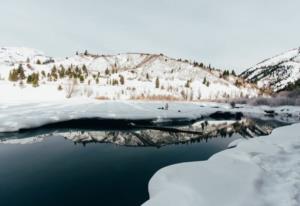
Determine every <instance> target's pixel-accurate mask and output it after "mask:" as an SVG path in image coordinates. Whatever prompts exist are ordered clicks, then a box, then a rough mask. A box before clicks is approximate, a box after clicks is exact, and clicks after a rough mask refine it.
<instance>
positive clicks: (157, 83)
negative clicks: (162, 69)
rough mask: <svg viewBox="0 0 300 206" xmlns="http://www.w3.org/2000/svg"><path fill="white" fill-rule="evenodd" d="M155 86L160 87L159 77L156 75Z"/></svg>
mask: <svg viewBox="0 0 300 206" xmlns="http://www.w3.org/2000/svg"><path fill="white" fill-rule="evenodd" d="M155 88H157V89H158V88H159V78H158V77H156V80H155Z"/></svg>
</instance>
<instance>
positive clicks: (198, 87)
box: [0, 47, 258, 101]
mask: <svg viewBox="0 0 300 206" xmlns="http://www.w3.org/2000/svg"><path fill="white" fill-rule="evenodd" d="M19 64H21V65H22V67H23V69H24V71H25V72H24V73H25V76H26V77H28V76H29V75H30V74H32V73H34V72H35V73H39V86H38V87H36V88H32V86H31V85H29V84H27V83H26V82H27V81H26V78H25V79H24V80H23V81H22V83H20V80H18V81H16V82H9V81H8V78H9V72H10V71H11V70H12V69H17V68H18V66H19ZM54 66H55V71H53V68H54ZM83 66H85V67H86V69H87V71H86V73H85V71H84V70H83ZM62 68H63V69H64V71H67V70H68V69H70V70H72V71H75V70H77V71H78V75H75V76H76V77H74V75H73V76H72V75H69V74H66V75H65V73H63V74H64V75H62V76H61V75H60V72H59V71H62ZM43 73H44V75H42V74H43ZM66 73H67V72H66ZM48 74H49V75H48ZM56 75H57V77H55V76H56ZM70 76H71V78H73V79H74V78H76V84H75V83H74V81H71V80H69V79H70ZM220 76H222V71H219V70H212V69H210V68H208V67H205V66H204V65H202V64H201V65H200V64H198V63H197V64H196V63H193V62H189V61H182V60H176V59H173V58H170V57H167V56H164V55H162V54H161V55H157V54H144V53H125V54H117V55H92V54H87V55H84V54H78V55H74V56H71V57H66V58H61V59H59V58H50V57H47V56H45V55H43V53H42V52H39V51H36V50H34V49H27V48H14V47H13V48H10V47H3V48H0V79H2V81H0V88H1V90H5V91H8V92H6V93H0V99H11V100H20V101H21V100H33V99H38V100H40V99H44V100H48V99H49V100H51V99H63V98H65V97H66V96H71V97H90V98H98V99H174V100H198V99H222V98H227V97H240V96H250V97H251V96H257V94H258V90H257V89H256V88H255V87H253V85H251V84H246V83H244V84H236V82H237V81H242V80H240V79H239V78H238V77H235V76H233V75H229V76H227V77H226V78H220ZM157 78H158V79H159V84H156V79H157ZM121 79H123V80H124V81H123V82H122V81H121ZM70 84H75V87H74V90H73V92H72V94H71V95H69V94H68V93H69V92H68V91H69V87H70ZM59 86H60V88H61V90H58V87H59Z"/></svg>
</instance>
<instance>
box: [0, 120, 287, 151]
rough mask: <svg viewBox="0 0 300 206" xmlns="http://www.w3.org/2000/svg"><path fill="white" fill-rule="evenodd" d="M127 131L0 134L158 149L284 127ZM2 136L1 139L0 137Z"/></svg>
mask: <svg viewBox="0 0 300 206" xmlns="http://www.w3.org/2000/svg"><path fill="white" fill-rule="evenodd" d="M127 125H128V126H127V127H126V126H122V128H120V129H119V128H113V127H112V128H110V129H107V128H106V129H102V128H100V129H99V130H89V129H85V130H78V129H77V130H76V129H74V128H71V129H68V128H63V127H58V128H55V127H53V128H51V130H49V129H46V128H42V129H40V130H37V129H33V130H26V131H25V132H24V131H23V132H18V133H13V134H8V133H6V134H0V142H1V143H10V144H17V143H18V144H28V143H36V142H40V141H43V139H45V138H47V137H49V136H53V135H55V136H62V137H64V138H65V139H68V140H71V141H73V142H74V144H83V145H86V144H88V143H114V144H118V145H126V146H154V147H161V146H165V145H168V144H188V143H194V142H201V141H205V142H207V141H208V140H209V139H212V138H216V137H231V136H232V135H233V134H239V135H240V136H242V137H244V138H252V137H255V136H261V135H268V134H270V133H271V131H272V130H273V129H274V128H276V127H280V126H284V125H287V123H284V122H279V121H276V120H261V119H249V118H241V119H240V120H216V121H212V120H210V121H208V120H203V121H197V122H193V123H190V124H185V125H180V124H179V125H177V126H173V127H171V126H161V125H150V126H149V124H148V125H146V126H144V125H143V124H136V123H130V122H127ZM1 135H2V137H1Z"/></svg>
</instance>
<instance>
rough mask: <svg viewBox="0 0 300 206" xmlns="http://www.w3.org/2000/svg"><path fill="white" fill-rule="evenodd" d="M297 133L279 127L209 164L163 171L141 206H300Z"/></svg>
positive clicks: (291, 128) (299, 127)
mask: <svg viewBox="0 0 300 206" xmlns="http://www.w3.org/2000/svg"><path fill="white" fill-rule="evenodd" d="M299 131H300V124H294V125H292V126H286V127H282V128H278V129H276V130H274V131H273V133H272V134H271V135H269V136H264V137H259V138H254V139H251V140H248V141H240V142H239V143H237V147H235V148H233V149H228V150H225V151H222V152H220V153H217V154H216V155H214V156H212V157H211V158H210V159H209V160H207V161H202V162H191V163H182V164H176V165H172V166H169V167H166V168H163V169H161V170H159V171H158V172H157V173H156V174H155V175H154V177H152V179H151V180H150V183H149V193H150V200H148V201H147V202H146V203H145V204H143V206H152V205H153V206H163V205H172V206H176V205H178V206H185V205H188V206H201V205H204V206H214V205H216V206H219V205H223V206H225V205H228V206H229V205H230V206H240V205H243V206H248V205H249V206H253V205H255V206H260V205H272V206H292V205H295V206H296V205H300V159H299V153H300V135H299Z"/></svg>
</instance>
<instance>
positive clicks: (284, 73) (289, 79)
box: [240, 48, 300, 92]
mask: <svg viewBox="0 0 300 206" xmlns="http://www.w3.org/2000/svg"><path fill="white" fill-rule="evenodd" d="M240 76H241V77H242V78H245V79H247V80H248V81H250V82H253V83H257V85H258V87H260V88H264V89H271V90H272V91H273V92H278V91H282V90H293V89H295V88H297V87H299V88H300V80H299V79H300V48H296V49H292V50H290V51H287V52H284V53H282V54H279V55H277V56H274V57H272V58H269V59H266V60H264V61H262V62H260V63H258V64H257V65H255V66H253V67H251V68H249V69H247V70H246V71H244V72H243V73H242V74H241V75H240Z"/></svg>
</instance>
